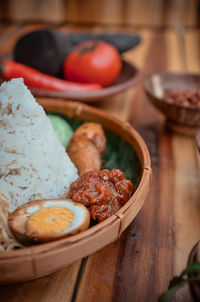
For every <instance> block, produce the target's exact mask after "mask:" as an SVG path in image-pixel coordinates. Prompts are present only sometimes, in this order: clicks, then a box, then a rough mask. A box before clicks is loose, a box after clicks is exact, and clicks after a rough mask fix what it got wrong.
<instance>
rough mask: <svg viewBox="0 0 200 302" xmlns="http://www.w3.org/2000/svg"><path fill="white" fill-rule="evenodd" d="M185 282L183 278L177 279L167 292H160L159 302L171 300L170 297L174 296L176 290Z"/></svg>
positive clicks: (169, 301)
mask: <svg viewBox="0 0 200 302" xmlns="http://www.w3.org/2000/svg"><path fill="white" fill-rule="evenodd" d="M185 283H186V281H185V280H181V281H179V282H178V283H177V285H174V286H172V287H171V288H169V290H168V291H167V292H165V293H164V294H162V295H161V296H160V298H159V300H158V301H159V302H171V301H172V298H173V297H174V295H175V293H176V292H177V290H178V289H180V288H181V287H182V286H183V285H184V284H185Z"/></svg>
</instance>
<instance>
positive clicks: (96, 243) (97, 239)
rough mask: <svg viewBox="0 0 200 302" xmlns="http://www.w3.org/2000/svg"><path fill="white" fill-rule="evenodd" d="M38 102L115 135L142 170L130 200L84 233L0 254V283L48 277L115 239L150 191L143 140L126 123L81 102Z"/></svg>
mask: <svg viewBox="0 0 200 302" xmlns="http://www.w3.org/2000/svg"><path fill="white" fill-rule="evenodd" d="M39 103H40V104H41V105H42V106H43V107H44V109H45V110H47V111H49V112H55V113H59V114H64V115H66V116H68V117H69V118H72V119H77V120H87V121H95V122H98V123H101V124H102V126H103V127H104V128H105V129H107V130H110V131H112V132H114V133H116V134H117V135H119V136H120V137H121V138H122V139H123V140H124V141H126V142H127V143H128V144H129V145H131V147H132V148H133V150H134V151H135V152H136V155H137V157H138V159H139V161H140V164H141V167H142V173H141V179H140V183H139V185H138V187H137V189H136V191H135V192H134V194H133V195H132V197H131V198H130V200H129V201H128V202H127V203H126V204H125V205H124V206H123V207H122V208H121V209H120V210H119V211H118V212H117V213H115V214H114V215H112V216H111V217H109V218H108V219H106V220H105V221H103V222H101V223H99V224H97V225H95V226H93V227H91V228H89V229H88V230H86V231H84V232H82V233H79V234H77V235H74V236H71V237H68V238H65V239H60V240H57V241H53V242H49V243H45V244H41V245H36V246H31V247H26V248H24V249H21V250H14V251H9V252H2V253H0V283H1V284H10V283H18V282H23V281H28V280H32V279H36V278H39V277H42V276H45V275H48V274H50V273H53V272H55V271H57V270H60V269H62V268H64V267H66V266H68V265H70V264H71V263H73V262H75V261H76V260H78V259H81V258H83V257H85V256H88V255H89V254H91V253H94V252H95V251H97V250H99V249H100V248H102V247H104V246H105V245H107V244H109V243H111V242H113V241H115V240H117V239H118V238H119V237H120V235H121V233H122V232H123V231H124V230H125V229H126V228H127V226H128V225H129V224H130V223H131V222H132V221H133V219H134V218H135V216H136V215H137V213H138V212H139V210H140V209H141V207H142V206H143V203H144V201H145V198H146V196H147V193H148V191H149V188H150V183H151V164H150V157H149V152H148V149H147V147H146V145H145V143H144V141H143V139H142V138H141V137H140V135H139V134H138V133H137V132H136V131H135V130H134V129H133V128H132V127H131V126H130V124H129V123H124V122H121V121H119V120H117V119H116V118H114V117H112V116H110V115H109V114H107V113H106V112H104V111H101V110H98V109H95V108H92V107H90V106H87V105H84V104H81V103H75V102H66V101H63V100H58V99H57V100H52V99H51V100H49V99H40V100H39ZM133 169H134V167H133Z"/></svg>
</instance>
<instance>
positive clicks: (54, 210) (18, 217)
mask: <svg viewBox="0 0 200 302" xmlns="http://www.w3.org/2000/svg"><path fill="white" fill-rule="evenodd" d="M89 224H90V214H89V212H88V210H87V208H86V207H85V206H84V205H82V204H80V203H77V202H74V201H72V200H70V199H48V200H36V201H30V202H28V203H26V204H23V205H22V206H20V207H18V208H17V209H16V210H15V211H14V212H12V213H11V214H10V215H9V218H8V226H9V228H10V230H11V232H12V233H13V235H14V236H15V237H16V238H17V239H18V240H19V241H20V242H21V243H23V244H25V245H31V244H34V243H42V242H47V241H52V240H57V239H61V238H65V237H68V236H70V235H75V234H77V233H79V232H82V231H84V230H86V229H87V228H88V227H89Z"/></svg>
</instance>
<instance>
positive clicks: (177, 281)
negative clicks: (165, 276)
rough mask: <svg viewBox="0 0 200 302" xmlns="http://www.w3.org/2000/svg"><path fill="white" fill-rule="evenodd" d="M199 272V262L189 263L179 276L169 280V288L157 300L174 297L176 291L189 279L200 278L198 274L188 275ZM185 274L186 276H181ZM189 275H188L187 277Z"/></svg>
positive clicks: (160, 301)
mask: <svg viewBox="0 0 200 302" xmlns="http://www.w3.org/2000/svg"><path fill="white" fill-rule="evenodd" d="M195 273H200V263H199V262H194V263H192V264H191V265H189V266H188V267H187V268H186V269H185V270H184V271H183V272H182V273H181V274H180V276H179V277H174V278H173V279H172V280H171V281H170V285H169V289H168V291H167V292H165V293H164V294H162V295H161V296H160V298H159V302H170V301H172V298H173V297H174V295H175V293H176V291H177V290H178V289H179V288H181V287H182V286H183V285H184V284H186V283H189V282H190V281H194V280H200V276H190V275H191V274H195ZM184 276H186V278H183V277H184ZM188 276H189V277H188Z"/></svg>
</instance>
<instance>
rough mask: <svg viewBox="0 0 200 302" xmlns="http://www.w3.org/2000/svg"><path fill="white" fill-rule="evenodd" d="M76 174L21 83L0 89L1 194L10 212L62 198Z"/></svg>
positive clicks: (63, 150) (31, 97) (42, 114)
mask: <svg viewBox="0 0 200 302" xmlns="http://www.w3.org/2000/svg"><path fill="white" fill-rule="evenodd" d="M77 177H78V173H77V169H76V168H75V166H74V164H73V163H72V162H71V160H70V158H69V157H68V155H67V153H66V152H65V149H64V147H63V146H62V145H61V143H60V141H59V140H58V137H57V135H56V133H55V131H54V130H53V127H52V125H51V123H50V121H49V119H48V118H47V116H46V114H45V112H44V110H43V108H42V107H41V106H40V105H39V104H38V103H37V102H36V101H35V99H34V97H33V96H32V94H31V92H30V91H29V89H28V88H27V87H26V86H25V85H24V83H23V79H13V80H11V81H10V82H4V83H3V84H2V85H1V86H0V194H1V195H3V196H5V197H6V198H7V199H8V200H9V201H10V203H11V206H10V207H11V210H14V209H15V208H16V207H18V206H20V205H21V204H23V203H25V202H28V201H30V200H35V199H43V198H44V199H47V198H61V197H65V196H66V194H67V192H68V191H69V186H70V184H71V182H72V181H74V180H75V179H77Z"/></svg>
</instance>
